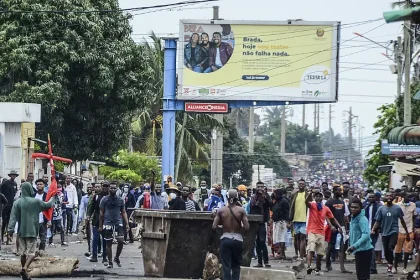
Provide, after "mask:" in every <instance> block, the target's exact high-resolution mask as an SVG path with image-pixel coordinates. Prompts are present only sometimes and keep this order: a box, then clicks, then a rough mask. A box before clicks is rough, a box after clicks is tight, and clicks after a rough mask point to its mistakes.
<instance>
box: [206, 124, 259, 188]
mask: <svg viewBox="0 0 420 280" xmlns="http://www.w3.org/2000/svg"><path fill="white" fill-rule="evenodd" d="M224 126H225V133H224V136H223V179H224V184H225V185H229V178H231V177H232V184H233V185H234V186H237V185H239V184H245V185H249V184H251V181H252V158H251V156H250V155H249V154H248V146H247V144H246V142H245V140H244V139H242V138H240V137H239V134H238V131H237V130H236V127H235V125H234V124H233V123H231V122H230V121H229V120H228V119H227V118H225V120H224ZM212 183H217V182H212Z"/></svg>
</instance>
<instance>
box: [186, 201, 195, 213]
mask: <svg viewBox="0 0 420 280" xmlns="http://www.w3.org/2000/svg"><path fill="white" fill-rule="evenodd" d="M185 208H186V210H187V211H195V204H194V201H192V200H188V201H185Z"/></svg>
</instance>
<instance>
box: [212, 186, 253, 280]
mask: <svg viewBox="0 0 420 280" xmlns="http://www.w3.org/2000/svg"><path fill="white" fill-rule="evenodd" d="M228 200H229V201H228V205H227V206H224V207H222V208H220V209H219V210H218V211H217V214H216V218H215V219H214V222H213V229H214V230H215V229H216V228H217V227H218V226H219V225H222V228H223V235H222V237H221V238H220V239H221V242H220V259H221V262H222V266H223V279H224V280H239V278H240V273H241V262H242V250H243V244H242V243H243V238H242V234H241V229H242V228H244V229H245V230H249V223H248V218H247V217H246V212H245V210H244V208H243V207H241V206H238V205H237V202H238V192H237V191H236V190H229V193H228Z"/></svg>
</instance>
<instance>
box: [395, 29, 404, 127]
mask: <svg viewBox="0 0 420 280" xmlns="http://www.w3.org/2000/svg"><path fill="white" fill-rule="evenodd" d="M394 55H395V62H396V63H397V97H400V96H401V85H402V52H401V36H398V39H397V42H396V43H394ZM396 113H397V115H396V120H397V125H400V123H401V122H400V115H399V112H398V106H397V107H396Z"/></svg>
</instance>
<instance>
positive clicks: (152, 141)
mask: <svg viewBox="0 0 420 280" xmlns="http://www.w3.org/2000/svg"><path fill="white" fill-rule="evenodd" d="M150 38H151V39H152V41H153V43H152V44H150V43H148V42H145V43H144V44H142V46H143V49H144V52H145V56H146V57H147V58H148V61H149V64H148V68H149V70H148V72H150V73H151V75H150V77H149V82H148V84H147V87H146V92H147V96H149V100H148V103H147V106H145V107H143V108H142V110H139V111H138V112H137V114H136V116H135V117H134V118H133V122H132V132H133V136H134V138H133V147H134V150H136V151H140V152H143V153H146V154H147V155H153V156H160V155H161V154H162V100H163V99H162V98H163V72H164V71H163V58H164V50H163V48H162V45H161V39H160V38H158V37H157V36H156V35H155V34H152V35H151V36H150ZM185 114H187V113H185V112H177V114H176V123H175V125H176V138H175V139H176V142H177V143H176V147H178V141H179V140H180V138H181V132H182V130H184V139H183V145H182V149H181V151H178V150H177V151H176V152H177V153H179V152H180V153H181V160H180V168H179V174H178V178H176V180H177V181H183V182H188V181H189V180H191V178H192V176H193V167H192V164H193V161H200V162H201V163H204V162H207V163H208V162H209V150H208V148H207V145H208V144H210V139H211V131H212V129H213V128H216V127H217V128H223V125H222V124H221V123H219V122H218V121H217V120H216V119H215V118H213V116H212V115H209V114H191V113H188V114H187V118H186V122H185V125H184V121H183V120H184V115H185ZM171 175H173V174H171Z"/></svg>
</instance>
